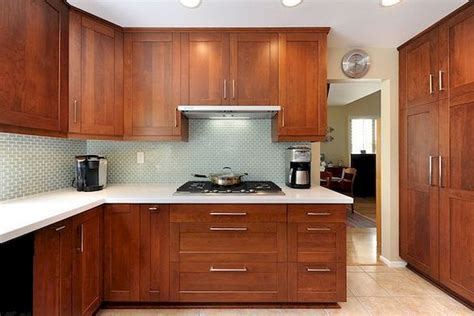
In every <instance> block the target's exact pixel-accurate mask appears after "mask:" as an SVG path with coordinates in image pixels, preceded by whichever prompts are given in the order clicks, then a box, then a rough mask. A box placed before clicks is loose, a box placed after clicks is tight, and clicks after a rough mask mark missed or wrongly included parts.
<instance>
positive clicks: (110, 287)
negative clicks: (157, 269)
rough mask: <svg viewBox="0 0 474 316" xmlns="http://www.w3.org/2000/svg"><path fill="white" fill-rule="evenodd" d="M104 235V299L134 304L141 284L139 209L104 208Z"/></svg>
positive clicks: (114, 205) (129, 207)
mask: <svg viewBox="0 0 474 316" xmlns="http://www.w3.org/2000/svg"><path fill="white" fill-rule="evenodd" d="M104 232H105V234H104V300H105V301H119V302H127V301H135V302H136V301H138V300H139V284H140V270H139V268H140V262H139V245H140V243H139V239H140V212H139V206H138V205H128V204H109V205H107V206H106V207H105V212H104Z"/></svg>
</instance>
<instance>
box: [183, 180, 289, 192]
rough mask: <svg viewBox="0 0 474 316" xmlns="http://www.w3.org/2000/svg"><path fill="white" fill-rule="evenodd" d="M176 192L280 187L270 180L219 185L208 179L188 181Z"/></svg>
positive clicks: (254, 190) (272, 188) (273, 189)
mask: <svg viewBox="0 0 474 316" xmlns="http://www.w3.org/2000/svg"><path fill="white" fill-rule="evenodd" d="M176 191H177V192H178V193H279V192H282V190H281V188H280V187H279V186H278V185H276V184H275V183H273V182H271V181H245V182H242V183H240V184H237V185H229V186H221V185H217V184H213V183H212V182H210V181H188V182H186V183H185V184H183V185H182V186H180V187H179V188H178V189H177V190H176Z"/></svg>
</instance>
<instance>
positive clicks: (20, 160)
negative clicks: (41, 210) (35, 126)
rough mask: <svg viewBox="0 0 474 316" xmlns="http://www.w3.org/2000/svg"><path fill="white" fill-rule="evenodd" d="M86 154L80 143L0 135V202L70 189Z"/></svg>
mask: <svg viewBox="0 0 474 316" xmlns="http://www.w3.org/2000/svg"><path fill="white" fill-rule="evenodd" d="M86 150H87V142H86V141H81V140H70V139H61V138H52V137H40V136H26V135H18V134H8V133H0V201H2V200H8V199H14V198H19V197H23V196H26V195H31V194H36V193H41V192H46V191H51V190H57V189H62V188H65V187H68V186H70V185H71V182H72V180H73V178H74V156H76V155H80V154H83V153H84V152H86Z"/></svg>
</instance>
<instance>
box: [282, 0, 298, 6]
mask: <svg viewBox="0 0 474 316" xmlns="http://www.w3.org/2000/svg"><path fill="white" fill-rule="evenodd" d="M301 2H303V0H281V4H283V6H285V7H287V8H293V7H296V6H298V5H299V4H301Z"/></svg>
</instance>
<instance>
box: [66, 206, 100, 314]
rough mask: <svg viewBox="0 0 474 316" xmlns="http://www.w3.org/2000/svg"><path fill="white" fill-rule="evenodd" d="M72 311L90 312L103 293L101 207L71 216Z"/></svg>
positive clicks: (93, 311) (98, 304) (79, 312)
mask: <svg viewBox="0 0 474 316" xmlns="http://www.w3.org/2000/svg"><path fill="white" fill-rule="evenodd" d="M72 232H73V242H74V246H73V247H74V250H73V262H72V263H73V264H72V284H73V289H72V306H73V312H72V315H93V314H94V313H95V312H96V311H97V310H98V309H99V307H100V304H101V303H102V293H103V274H102V271H103V208H102V207H97V208H94V209H92V210H89V211H87V212H84V213H81V214H79V215H76V216H74V217H73V218H72Z"/></svg>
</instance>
